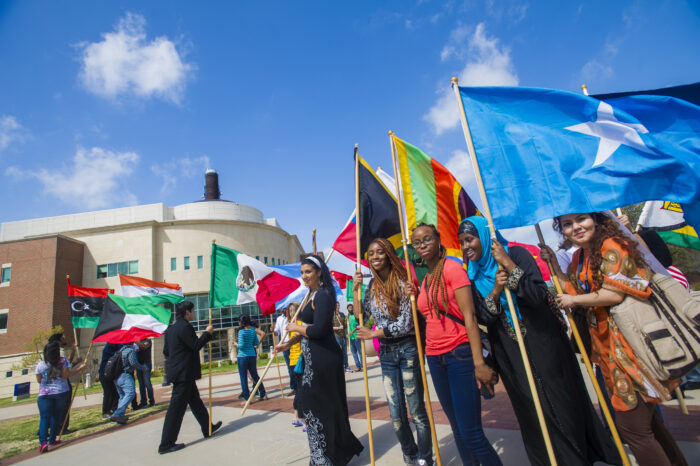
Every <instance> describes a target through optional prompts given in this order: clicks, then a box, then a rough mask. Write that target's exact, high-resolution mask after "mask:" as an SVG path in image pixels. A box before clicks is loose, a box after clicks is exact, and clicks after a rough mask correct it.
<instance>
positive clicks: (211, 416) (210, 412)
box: [208, 239, 216, 437]
mask: <svg viewBox="0 0 700 466" xmlns="http://www.w3.org/2000/svg"><path fill="white" fill-rule="evenodd" d="M211 243H212V244H216V240H215V239H213V240H211ZM210 292H211V290H210ZM210 305H211V303H210ZM209 326H210V327H211V307H209ZM212 336H213V333H212ZM208 403H209V437H211V433H212V432H211V420H212V419H213V413H212V406H211V340H209V401H208Z"/></svg>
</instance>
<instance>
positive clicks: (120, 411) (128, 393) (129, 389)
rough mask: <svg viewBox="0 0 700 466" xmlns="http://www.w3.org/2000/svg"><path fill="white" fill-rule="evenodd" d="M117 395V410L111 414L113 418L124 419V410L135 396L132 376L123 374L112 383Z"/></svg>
mask: <svg viewBox="0 0 700 466" xmlns="http://www.w3.org/2000/svg"><path fill="white" fill-rule="evenodd" d="M114 385H116V386H117V393H119V402H118V404H117V410H116V411H115V412H114V413H113V414H112V416H114V417H124V415H125V414H126V408H127V406H129V403H131V400H133V399H134V397H135V396H136V387H135V386H134V376H133V375H131V374H128V373H126V372H124V373H123V374H121V375H120V376H119V377H118V378H117V380H115V381H114Z"/></svg>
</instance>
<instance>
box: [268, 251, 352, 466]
mask: <svg viewBox="0 0 700 466" xmlns="http://www.w3.org/2000/svg"><path fill="white" fill-rule="evenodd" d="M301 278H302V280H303V281H304V284H305V285H306V286H308V287H309V290H310V295H309V299H308V300H307V304H306V305H305V306H304V308H303V309H302V310H301V313H300V317H301V320H302V321H303V322H304V324H306V325H299V324H297V323H294V322H292V323H290V324H288V325H287V331H288V332H297V334H298V335H296V336H294V337H293V338H291V339H290V340H289V341H288V342H286V343H284V344H280V345H278V346H277V350H278V351H285V350H286V349H287V347H288V346H291V345H293V344H294V343H296V341H298V339H299V338H300V339H301V352H302V354H301V356H300V358H299V362H298V363H297V364H303V365H304V371H303V373H302V376H301V385H299V386H297V397H298V401H300V408H301V413H302V414H303V416H304V421H305V422H306V433H307V435H308V437H309V450H310V455H311V459H310V462H309V464H311V465H314V466H315V465H335V466H344V465H346V464H347V463H348V462H349V461H350V459H351V458H352V457H353V456H355V455H359V454H360V452H361V451H362V449H363V447H362V444H361V443H360V441H359V440H357V438H356V437H355V436H354V435H353V433H352V431H351V430H350V420H349V417H348V401H347V396H346V393H345V375H344V373H343V355H342V353H341V351H340V347H339V346H338V343H337V342H336V341H335V337H334V334H333V313H334V312H335V303H336V299H335V290H334V289H333V280H332V278H331V274H330V272H329V271H328V267H326V264H325V262H324V261H323V259H320V258H319V257H318V256H309V257H307V258H306V259H304V260H303V261H302V262H301ZM295 340H296V341H295ZM302 360H303V362H302Z"/></svg>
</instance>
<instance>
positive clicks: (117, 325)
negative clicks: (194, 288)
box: [92, 294, 182, 343]
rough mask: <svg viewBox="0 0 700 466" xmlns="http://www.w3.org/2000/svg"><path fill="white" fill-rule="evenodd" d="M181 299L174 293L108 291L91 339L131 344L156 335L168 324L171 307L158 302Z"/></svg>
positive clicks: (173, 302) (171, 301)
mask: <svg viewBox="0 0 700 466" xmlns="http://www.w3.org/2000/svg"><path fill="white" fill-rule="evenodd" d="M181 300H182V298H181V297H179V296H176V295H151V296H139V297H135V298H127V297H125V296H115V295H113V294H109V295H107V299H106V300H105V305H104V308H103V309H102V316H101V317H100V321H99V322H98V324H97V328H96V329H95V335H94V336H93V337H92V341H93V342H105V343H131V342H133V341H137V340H142V339H144V338H149V337H159V336H161V335H162V334H163V333H164V332H165V329H167V328H168V324H169V323H170V310H168V309H166V308H164V307H163V306H160V304H164V303H172V304H175V303H178V302H180V301H181Z"/></svg>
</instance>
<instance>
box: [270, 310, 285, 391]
mask: <svg viewBox="0 0 700 466" xmlns="http://www.w3.org/2000/svg"><path fill="white" fill-rule="evenodd" d="M274 327H275V324H274V322H273V321H272V314H270V333H271V334H272V347H273V348H274V347H275V346H277V345H276V344H275V328H274ZM280 343H281V342H280ZM274 353H275V366H277V378H278V379H279V381H280V393H281V394H282V398H284V388H283V387H282V373H281V372H280V363H279V360H278V359H277V351H275V352H274ZM270 359H272V357H270Z"/></svg>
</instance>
